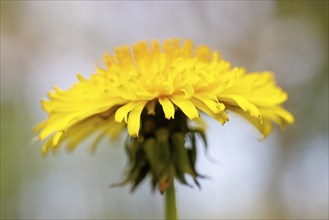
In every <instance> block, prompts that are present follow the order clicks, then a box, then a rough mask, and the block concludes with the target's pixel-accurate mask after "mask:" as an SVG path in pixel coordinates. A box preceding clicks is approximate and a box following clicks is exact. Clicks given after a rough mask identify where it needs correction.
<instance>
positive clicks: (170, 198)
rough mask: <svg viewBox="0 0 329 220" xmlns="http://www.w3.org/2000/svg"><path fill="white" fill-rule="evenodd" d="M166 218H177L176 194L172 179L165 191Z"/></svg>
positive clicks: (168, 219)
mask: <svg viewBox="0 0 329 220" xmlns="http://www.w3.org/2000/svg"><path fill="white" fill-rule="evenodd" d="M165 200H166V201H165V209H166V220H177V209H176V195H175V186H174V181H173V182H172V184H170V186H169V187H168V189H167V190H166V191H165Z"/></svg>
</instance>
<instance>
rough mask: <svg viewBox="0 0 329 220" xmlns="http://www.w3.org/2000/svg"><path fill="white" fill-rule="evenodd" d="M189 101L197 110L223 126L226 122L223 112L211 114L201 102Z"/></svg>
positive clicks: (197, 100)
mask: <svg viewBox="0 0 329 220" xmlns="http://www.w3.org/2000/svg"><path fill="white" fill-rule="evenodd" d="M191 101H192V103H193V104H194V105H195V106H196V107H197V108H198V109H200V110H201V111H203V112H204V113H206V114H207V115H209V116H211V117H213V118H214V119H216V120H217V121H218V122H220V123H221V124H225V123H226V122H227V121H228V116H227V114H226V112H225V111H221V112H213V111H212V110H211V109H210V108H209V107H208V106H207V105H206V104H205V103H203V102H201V101H200V100H199V99H196V98H192V99H191Z"/></svg>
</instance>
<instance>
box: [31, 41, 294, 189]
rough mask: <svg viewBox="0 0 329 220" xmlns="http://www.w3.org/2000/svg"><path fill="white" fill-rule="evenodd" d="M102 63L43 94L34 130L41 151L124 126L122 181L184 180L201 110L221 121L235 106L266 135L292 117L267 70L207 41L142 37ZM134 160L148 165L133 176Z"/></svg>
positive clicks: (69, 145) (191, 162)
mask: <svg viewBox="0 0 329 220" xmlns="http://www.w3.org/2000/svg"><path fill="white" fill-rule="evenodd" d="M104 62H105V66H104V67H100V66H98V67H97V68H96V71H95V73H94V74H92V75H91V77H90V78H88V79H85V78H83V77H82V76H81V75H79V74H78V75H77V78H78V82H77V83H76V84H74V85H73V86H72V87H71V88H70V89H68V90H66V91H65V90H61V89H59V88H57V87H54V91H51V92H50V93H49V94H48V98H49V99H48V100H42V108H43V110H44V111H45V112H47V113H48V116H49V117H48V118H47V119H46V120H45V121H43V122H41V123H39V124H38V125H37V126H36V127H35V130H36V131H37V132H39V139H40V140H41V141H43V140H45V139H46V138H48V139H47V140H46V141H45V143H44V145H43V147H42V153H43V154H46V153H47V152H48V151H49V150H53V151H56V150H57V149H58V148H59V147H60V146H61V145H66V146H67V148H68V149H74V148H75V147H76V146H77V145H78V144H79V143H80V142H81V141H82V140H84V139H86V138H87V137H89V136H91V135H94V137H95V141H94V144H93V145H94V146H96V145H97V143H98V142H99V141H100V140H101V139H102V138H103V137H105V136H109V137H110V138H112V139H114V138H116V137H118V136H119V135H120V134H121V133H122V132H123V131H125V130H127V131H128V134H129V136H130V138H131V139H130V141H129V143H127V146H128V151H129V152H128V153H129V155H130V160H131V161H132V164H134V165H133V166H132V167H131V169H130V171H128V173H129V174H128V176H129V178H127V179H126V181H131V180H132V179H133V182H134V184H136V185H137V184H138V183H139V181H141V180H140V179H143V178H144V177H145V176H146V175H147V173H149V172H151V173H153V177H154V179H153V180H152V181H153V184H154V185H156V184H159V187H160V190H162V191H163V190H165V189H166V184H167V183H168V178H169V179H172V178H173V177H177V178H178V179H180V180H181V181H182V182H184V181H185V179H184V177H183V176H184V175H185V174H190V175H192V176H193V177H196V176H198V174H197V173H196V171H195V169H194V161H195V155H194V154H195V153H193V152H194V151H195V149H194V147H195V139H194V138H195V136H194V135H195V134H200V135H201V136H204V128H203V127H202V126H201V125H199V127H198V129H192V128H191V127H190V126H189V125H188V123H189V121H199V122H200V120H199V119H200V114H201V113H205V114H206V115H209V116H210V117H212V118H214V119H215V120H217V121H218V122H219V123H221V124H225V123H226V122H227V121H228V120H229V117H228V115H227V113H228V112H230V111H231V112H235V113H238V114H240V115H241V116H243V117H244V118H246V119H247V120H248V121H249V122H251V123H252V124H253V125H254V126H255V127H256V128H257V129H258V130H259V131H260V133H261V134H262V136H263V137H264V138H265V137H267V136H268V135H269V134H270V133H271V131H272V130H273V124H278V125H279V126H280V127H281V128H283V127H285V125H286V124H291V123H293V121H294V118H293V116H292V115H291V114H290V113H289V112H288V111H286V110H285V109H284V108H283V107H282V106H281V105H282V103H284V102H285V101H286V100H287V97H288V96H287V93H285V92H284V91H283V90H282V89H281V88H279V87H278V86H276V83H275V80H274V77H273V74H272V73H271V72H253V73H247V72H246V70H245V69H244V68H240V67H232V66H231V64H230V63H229V62H228V61H226V60H224V59H222V58H221V56H220V55H219V53H218V52H216V51H212V50H210V49H209V48H208V47H207V46H198V47H194V45H193V43H192V41H190V40H183V41H181V40H179V39H170V40H165V41H163V43H162V44H161V43H160V42H159V41H157V40H154V41H141V42H138V43H136V44H134V45H133V46H132V47H129V46H121V47H117V48H116V49H115V52H114V54H105V55H104ZM200 123H201V122H200ZM200 123H199V124H200ZM187 136H188V137H189V138H190V141H189V142H192V144H191V147H188V146H187V145H188V143H187V142H188V141H187V140H186V138H187ZM204 139H205V138H204ZM153 146H158V148H157V149H155V148H154V147H153ZM172 146H175V149H172ZM177 146H181V147H182V148H184V149H180V148H179V147H177ZM138 148H141V149H143V150H142V152H143V155H144V156H143V158H147V165H145V163H144V165H143V164H138V162H136V154H134V153H136V152H137V151H138ZM136 149H137V150H136ZM178 149H180V150H178ZM172 152H174V153H172ZM159 155H160V156H159ZM173 155H174V156H173ZM175 155H176V156H175ZM166 157H168V158H169V159H168V158H167V159H166ZM175 158H176V159H175ZM161 160H164V162H161ZM181 160H185V161H184V162H181ZM159 161H160V162H159ZM172 161H174V162H172ZM171 164H174V165H173V166H172V167H171ZM139 166H141V167H143V166H146V167H144V168H145V170H144V171H143V170H142V169H139V173H138V174H136V175H135V177H133V176H134V174H133V172H134V171H133V169H134V167H135V170H136V167H139ZM166 170H169V171H166ZM134 178H135V179H134ZM163 180H164V181H163ZM165 180H166V181H165Z"/></svg>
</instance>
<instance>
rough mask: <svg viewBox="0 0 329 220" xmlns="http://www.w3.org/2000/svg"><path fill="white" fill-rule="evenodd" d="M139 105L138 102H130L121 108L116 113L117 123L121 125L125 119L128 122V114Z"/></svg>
mask: <svg viewBox="0 0 329 220" xmlns="http://www.w3.org/2000/svg"><path fill="white" fill-rule="evenodd" d="M136 105H137V102H128V103H127V104H125V105H124V106H122V107H120V108H119V109H118V110H117V111H116V112H115V116H114V120H115V122H118V123H121V122H122V120H123V119H125V121H126V122H127V117H128V113H129V112H130V111H131V110H132V109H133V108H135V106H136Z"/></svg>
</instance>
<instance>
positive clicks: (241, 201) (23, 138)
mask: <svg viewBox="0 0 329 220" xmlns="http://www.w3.org/2000/svg"><path fill="white" fill-rule="evenodd" d="M171 37H181V38H190V39H192V40H194V41H195V42H196V44H206V45H208V46H210V47H211V48H213V49H216V50H219V51H220V53H221V54H222V56H223V57H224V59H226V60H229V61H231V62H232V63H233V64H234V65H237V66H244V67H246V68H247V69H248V70H249V71H262V70H270V71H273V72H274V73H275V75H276V79H277V83H278V84H279V85H280V86H281V87H283V88H284V89H285V90H286V91H287V92H288V93H289V100H288V102H287V103H286V104H285V108H287V109H288V110H289V111H291V112H292V113H293V114H294V115H295V117H296V123H295V124H294V125H292V126H289V127H288V128H287V129H286V131H285V132H280V131H279V129H276V131H275V132H274V133H273V134H272V135H271V136H270V137H269V138H268V139H266V140H265V141H259V138H260V134H259V133H258V132H257V131H256V130H255V129H254V128H253V127H252V126H251V125H249V124H248V123H247V122H246V121H244V120H243V119H241V118H239V117H238V116H235V115H231V120H230V123H228V124H226V125H225V126H221V125H220V124H218V123H217V122H215V121H213V120H211V119H209V118H207V119H206V121H207V124H208V133H207V137H208V141H209V152H208V154H209V155H210V156H211V157H212V158H214V159H216V161H217V162H216V163H214V162H211V161H209V160H208V159H207V157H206V155H205V153H204V151H203V150H202V148H200V152H199V158H198V164H197V168H198V170H199V171H200V172H201V173H202V174H205V175H208V176H210V177H211V178H210V179H203V180H201V186H202V188H201V190H199V189H198V188H188V187H185V186H179V185H177V200H178V201H177V202H178V209H179V214H180V217H181V219H327V218H328V1H216V2H215V1H200V2H198V1H192V2H185V1H184V2H161V1H159V2H151V1H145V2H135V1H134V2H128V1H122V2H114V1H113V2H112V1H111V2H107V1H95V2H91V1H90V2H89V1H1V219H70V218H71V219H74V218H75V219H77V218H79V219H99V218H103V219H161V218H162V217H163V216H164V215H163V214H164V212H163V201H162V200H163V198H162V196H161V195H159V193H152V192H151V189H150V185H149V183H148V182H144V183H143V185H142V186H141V187H139V188H138V189H137V191H136V192H135V193H134V194H131V193H130V192H129V187H122V188H110V187H109V185H110V184H112V183H116V182H118V181H119V180H121V177H122V175H121V174H122V171H123V170H124V168H125V163H126V156H125V153H124V150H123V146H122V143H121V142H118V143H109V142H108V141H107V140H104V141H103V142H102V143H101V144H100V146H99V148H98V150H97V152H96V153H95V154H94V155H90V154H89V151H88V143H87V142H86V143H85V144H82V145H81V146H80V147H79V148H78V149H77V150H76V151H74V152H73V153H67V152H66V151H65V149H61V150H60V151H59V152H58V154H57V155H49V156H48V157H46V158H43V157H42V156H41V153H40V148H41V143H39V142H35V141H34V140H35V139H34V137H35V134H33V132H32V127H33V126H34V125H35V124H36V123H38V122H39V121H41V120H44V119H45V118H46V114H45V113H44V112H42V110H41V108H40V99H42V98H45V97H46V94H47V92H48V91H49V90H50V89H51V87H52V86H53V85H56V86H58V87H60V88H63V89H67V88H69V87H70V85H72V83H74V82H75V81H76V77H75V74H76V73H81V74H82V75H83V76H85V77H88V76H89V75H90V74H91V73H93V71H94V68H95V64H96V63H101V62H102V55H103V54H104V53H105V52H111V51H113V49H114V47H115V46H118V45H122V44H133V43H135V42H137V41H138V40H142V39H155V38H157V39H160V40H162V39H165V38H171Z"/></svg>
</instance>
